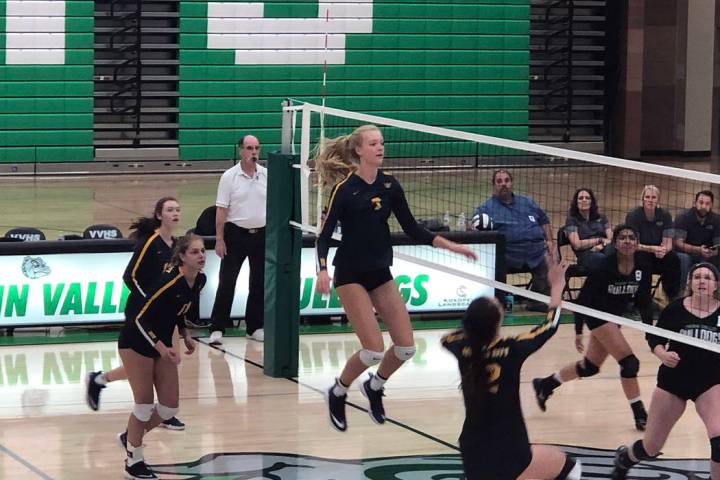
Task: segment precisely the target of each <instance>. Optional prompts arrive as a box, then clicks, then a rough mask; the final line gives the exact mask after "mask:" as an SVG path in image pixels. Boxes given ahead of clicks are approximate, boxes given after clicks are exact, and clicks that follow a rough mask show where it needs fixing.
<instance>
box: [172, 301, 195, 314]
mask: <svg viewBox="0 0 720 480" xmlns="http://www.w3.org/2000/svg"><path fill="white" fill-rule="evenodd" d="M191 306H192V302H187V303H186V304H185V305H183V306H182V307H181V308H180V310H179V311H178V312H177V314H176V316H178V317H180V316H182V315H185V314H186V313H187V312H188V311H189V310H190V307H191Z"/></svg>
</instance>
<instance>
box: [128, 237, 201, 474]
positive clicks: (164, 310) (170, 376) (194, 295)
mask: <svg viewBox="0 0 720 480" xmlns="http://www.w3.org/2000/svg"><path fill="white" fill-rule="evenodd" d="M171 263H172V266H171V267H169V268H168V269H167V270H165V271H164V272H163V273H162V275H161V276H160V278H159V279H158V281H157V283H156V284H155V285H154V286H153V287H151V288H150V289H149V291H148V292H146V293H147V300H146V301H145V303H144V305H143V306H142V307H141V308H140V310H139V312H137V314H136V315H135V318H134V319H133V321H132V322H127V323H126V324H125V326H124V327H123V329H122V331H121V332H120V338H119V339H118V349H119V351H120V358H121V359H122V362H123V365H124V366H125V370H126V372H127V376H128V380H129V381H130V387H131V388H132V392H133V399H134V401H135V407H134V408H133V411H132V414H131V415H130V418H129V419H128V424H127V430H126V431H125V432H124V433H122V434H120V435H119V436H118V439H119V441H120V442H121V443H122V444H123V445H124V446H125V448H126V450H127V460H126V461H125V478H128V479H145V478H151V479H152V478H157V477H156V476H155V475H154V474H153V473H152V471H151V470H150V469H149V468H148V467H147V465H146V464H145V461H144V457H143V447H142V440H143V436H144V435H145V433H147V432H149V431H150V430H152V429H153V428H155V427H157V426H158V425H159V424H160V423H162V421H163V420H167V419H170V418H172V417H174V416H175V415H176V414H177V412H178V407H179V387H178V370H177V366H178V364H179V363H180V356H179V354H178V353H177V351H176V350H175V348H173V332H174V331H175V329H176V328H177V330H178V331H179V332H180V335H181V336H182V337H183V340H184V343H185V347H186V348H187V351H186V353H187V354H191V353H192V352H193V351H194V350H195V341H194V340H193V339H192V338H191V337H190V336H189V335H188V334H187V332H186V330H185V315H186V314H187V313H188V312H189V311H190V309H191V308H192V306H193V303H195V302H197V301H198V298H199V296H200V290H201V289H202V287H203V286H204V285H205V280H206V279H205V275H204V274H203V273H201V270H202V268H203V266H204V265H205V246H204V243H203V239H202V238H201V237H199V236H197V235H192V234H191V235H186V236H184V237H181V238H179V239H178V241H177V244H176V246H175V250H174V253H173V258H172V260H171ZM153 388H154V389H155V391H156V392H157V403H154V395H153Z"/></svg>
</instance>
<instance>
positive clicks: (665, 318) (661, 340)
mask: <svg viewBox="0 0 720 480" xmlns="http://www.w3.org/2000/svg"><path fill="white" fill-rule="evenodd" d="M669 322H670V308H669V305H668V306H667V307H665V308H664V309H663V311H662V312H660V318H658V322H657V326H658V327H660V328H665V329H668V323H669ZM645 340H647V342H648V345H649V346H650V351H653V349H655V347H657V346H658V345H667V342H668V341H667V338H665V337H661V336H659V335H653V334H651V333H648V334H647V335H645Z"/></svg>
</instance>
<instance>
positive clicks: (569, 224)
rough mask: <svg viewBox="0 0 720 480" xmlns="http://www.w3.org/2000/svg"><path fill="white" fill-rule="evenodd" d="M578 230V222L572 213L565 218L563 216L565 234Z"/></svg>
mask: <svg viewBox="0 0 720 480" xmlns="http://www.w3.org/2000/svg"><path fill="white" fill-rule="evenodd" d="M577 231H578V224H577V220H576V219H575V217H573V216H572V215H568V216H567V218H565V234H566V235H569V234H571V233H572V232H577Z"/></svg>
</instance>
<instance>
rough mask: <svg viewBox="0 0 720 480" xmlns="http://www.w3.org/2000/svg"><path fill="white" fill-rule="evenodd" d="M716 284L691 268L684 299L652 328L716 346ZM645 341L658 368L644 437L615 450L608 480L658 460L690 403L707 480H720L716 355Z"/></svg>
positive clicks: (719, 322) (719, 306) (719, 365)
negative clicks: (706, 444)
mask: <svg viewBox="0 0 720 480" xmlns="http://www.w3.org/2000/svg"><path fill="white" fill-rule="evenodd" d="M719 280H720V273H718V270H717V268H715V266H713V265H711V264H710V263H705V262H703V263H698V264H697V265H695V266H693V267H692V269H691V270H690V274H689V275H688V292H689V295H688V296H686V297H685V298H680V299H678V300H675V301H674V302H672V303H670V304H669V305H668V306H667V307H665V309H664V310H663V312H662V313H661V314H660V319H659V320H658V324H657V326H658V327H660V328H665V329H667V330H671V331H673V332H678V333H681V334H683V335H688V336H690V337H694V338H698V339H702V340H706V341H709V342H712V343H715V344H718V343H720V328H719V327H720V301H718V281H719ZM647 339H648V343H649V344H650V348H651V350H652V352H653V353H654V354H655V356H657V357H658V358H659V359H660V361H661V362H662V365H660V368H659V369H658V373H657V387H656V388H655V391H654V392H653V396H652V401H651V402H650V415H649V418H648V424H647V431H646V432H645V436H644V438H643V439H642V440H638V441H636V442H635V443H634V444H633V445H632V446H631V447H627V446H622V447H620V448H618V450H617V452H616V453H615V469H614V470H613V474H612V478H614V479H618V480H620V479H624V478H625V477H626V476H627V473H628V470H630V468H632V467H633V465H635V464H636V463H638V462H641V461H643V460H650V459H652V458H655V457H657V456H658V455H660V449H661V448H662V447H663V445H664V444H665V441H666V440H667V438H668V435H670V431H671V430H672V428H673V426H674V425H675V423H676V422H677V421H678V420H679V419H680V417H681V416H682V414H683V412H684V411H685V406H686V404H687V401H688V400H692V401H693V402H695V410H696V411H697V413H698V415H699V416H700V418H701V419H702V421H703V423H704V424H705V428H706V430H707V433H708V438H709V439H710V460H711V462H710V478H711V479H720V355H718V354H717V353H714V352H712V351H709V350H703V349H701V348H698V347H692V346H690V345H686V344H684V343H680V342H676V341H673V340H670V341H668V340H667V339H665V338H663V337H658V336H655V335H648V336H647Z"/></svg>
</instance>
